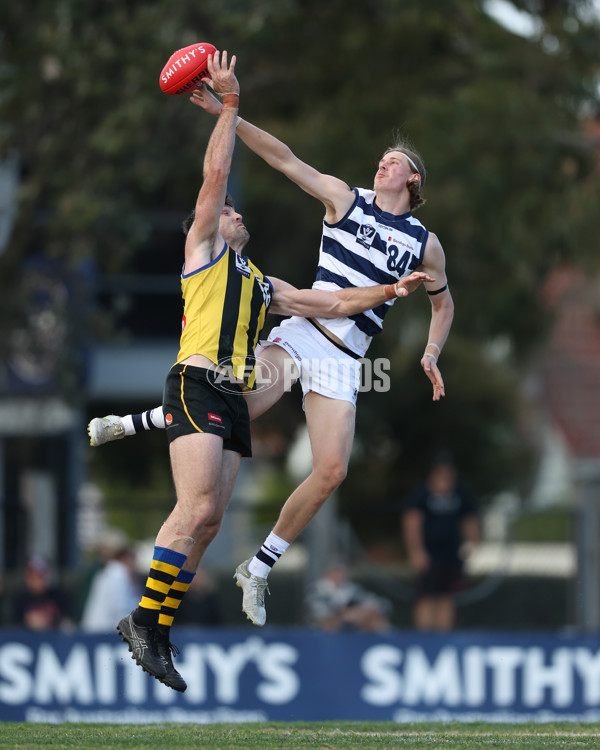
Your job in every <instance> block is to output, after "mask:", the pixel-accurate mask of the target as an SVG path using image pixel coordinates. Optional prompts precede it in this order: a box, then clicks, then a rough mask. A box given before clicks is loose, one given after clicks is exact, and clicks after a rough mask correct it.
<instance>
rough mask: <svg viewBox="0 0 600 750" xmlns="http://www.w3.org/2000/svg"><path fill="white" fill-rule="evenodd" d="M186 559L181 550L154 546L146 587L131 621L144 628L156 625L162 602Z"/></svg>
mask: <svg viewBox="0 0 600 750" xmlns="http://www.w3.org/2000/svg"><path fill="white" fill-rule="evenodd" d="M186 560H187V555H184V554H182V553H181V552H175V551H174V550H172V549H168V548H167V547H155V548H154V553H153V555H152V562H151V564H150V572H149V574H148V578H147V580H146V587H145V588H144V592H143V594H142V598H141V600H140V603H139V604H138V607H137V609H136V610H135V611H134V613H133V621H134V622H135V623H136V624H137V625H141V626H142V627H146V628H150V627H156V626H157V625H158V619H159V615H160V611H161V607H162V605H163V602H164V601H165V599H166V598H167V596H168V594H169V592H170V590H171V587H172V586H173V583H174V582H175V580H176V579H177V577H178V576H179V574H180V572H181V568H182V567H183V565H184V563H185V561H186ZM171 619H172V618H171Z"/></svg>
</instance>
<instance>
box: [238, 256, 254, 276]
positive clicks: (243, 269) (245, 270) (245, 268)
mask: <svg viewBox="0 0 600 750" xmlns="http://www.w3.org/2000/svg"><path fill="white" fill-rule="evenodd" d="M235 270H236V271H237V272H238V273H241V274H242V275H243V276H245V277H246V278H247V279H249V278H250V274H251V273H252V270H251V268H250V266H249V265H248V263H247V262H246V259H245V258H241V257H240V256H239V255H238V254H237V253H236V256H235Z"/></svg>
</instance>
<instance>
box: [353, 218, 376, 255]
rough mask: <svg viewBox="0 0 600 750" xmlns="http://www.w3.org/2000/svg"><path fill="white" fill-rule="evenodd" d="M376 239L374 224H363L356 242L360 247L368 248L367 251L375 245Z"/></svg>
mask: <svg viewBox="0 0 600 750" xmlns="http://www.w3.org/2000/svg"><path fill="white" fill-rule="evenodd" d="M374 239H375V227H374V226H373V225H372V224H361V226H360V228H359V230H358V234H357V235H356V241H357V242H358V244H359V245H362V246H363V247H366V248H367V250H368V249H369V248H370V247H371V245H372V244H373V240H374Z"/></svg>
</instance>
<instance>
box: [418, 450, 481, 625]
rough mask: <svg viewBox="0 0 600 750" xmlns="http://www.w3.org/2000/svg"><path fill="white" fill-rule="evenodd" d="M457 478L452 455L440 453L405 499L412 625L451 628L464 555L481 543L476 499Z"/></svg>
mask: <svg viewBox="0 0 600 750" xmlns="http://www.w3.org/2000/svg"><path fill="white" fill-rule="evenodd" d="M457 480H458V474H457V469H456V466H455V464H454V461H453V459H452V456H451V455H450V454H448V453H442V454H440V455H439V456H438V457H437V458H436V460H435V462H434V464H433V466H432V467H431V470H430V473H429V476H428V477H427V480H426V481H425V483H424V484H423V485H422V486H420V487H418V488H416V489H415V490H414V491H413V492H412V494H411V495H410V496H409V497H408V498H407V502H406V508H405V511H404V515H403V532H404V542H405V545H406V550H407V553H408V561H409V563H410V566H411V568H412V570H413V572H414V573H415V576H416V592H415V597H416V601H415V604H414V609H413V623H414V626H415V628H417V629H419V630H440V631H446V630H450V629H451V628H452V627H453V626H454V620H455V604H454V597H453V594H455V593H456V592H457V591H459V590H461V588H463V587H464V580H463V563H464V560H465V557H466V555H467V554H468V552H470V549H471V548H472V546H474V545H476V544H478V543H479V542H480V541H481V529H480V525H479V519H478V517H477V513H476V510H475V506H474V503H473V501H472V499H471V496H470V494H469V493H468V492H467V491H466V490H465V488H464V487H461V486H460V484H459V483H458V481H457Z"/></svg>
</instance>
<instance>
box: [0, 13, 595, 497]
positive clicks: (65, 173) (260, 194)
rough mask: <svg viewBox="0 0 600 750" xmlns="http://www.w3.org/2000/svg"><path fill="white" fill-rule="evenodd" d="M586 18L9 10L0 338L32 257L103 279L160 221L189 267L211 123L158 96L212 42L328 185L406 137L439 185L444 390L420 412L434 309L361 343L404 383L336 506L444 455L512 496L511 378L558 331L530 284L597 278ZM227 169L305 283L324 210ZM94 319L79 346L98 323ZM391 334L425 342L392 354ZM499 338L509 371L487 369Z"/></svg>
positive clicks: (255, 106)
mask: <svg viewBox="0 0 600 750" xmlns="http://www.w3.org/2000/svg"><path fill="white" fill-rule="evenodd" d="M521 5H523V6H527V7H529V5H530V4H529V3H525V2H523V3H521ZM586 6H587V3H586V2H585V0H581V1H580V2H575V1H572V2H569V3H562V4H561V3H550V2H547V3H540V4H539V7H540V9H541V10H540V12H541V13H542V14H543V19H544V23H545V32H544V34H543V35H541V36H540V38H535V39H524V38H521V37H518V36H515V35H513V34H511V33H509V32H508V31H506V30H505V29H503V28H502V27H500V26H499V25H498V24H497V23H496V22H494V21H493V20H492V19H491V18H489V17H488V16H487V15H486V14H485V13H484V12H483V3H482V2H467V1H466V0H444V1H443V2H436V3H433V4H432V3H404V2H400V1H399V0H360V2H359V0H332V1H331V2H327V3H323V2H321V1H320V0H259V1H257V2H253V3H251V4H249V3H247V2H242V0H227V1H226V2H224V1H223V0H206V2H203V3H172V2H169V1H168V0H156V2H153V3H147V2H142V1H141V0H129V1H128V2H117V1H116V0H103V1H102V2H100V1H99V0H95V1H94V0H88V2H80V0H38V1H37V2H36V3H34V4H33V5H31V4H30V5H29V6H26V5H24V4H19V3H13V4H11V5H9V6H7V7H6V8H5V9H4V14H3V22H2V36H1V37H0V80H1V83H2V95H1V97H0V123H1V125H0V155H2V156H6V155H7V154H9V153H10V152H14V151H15V150H16V152H17V153H18V156H19V160H20V177H21V182H20V186H19V191H18V201H19V212H18V217H17V222H16V225H15V227H14V230H13V233H12V236H11V240H10V244H9V247H8V249H7V251H6V252H5V254H4V256H3V257H2V259H1V263H2V267H1V273H0V320H1V321H2V324H3V326H4V327H6V328H10V327H11V326H12V325H13V322H14V320H15V319H19V318H20V317H22V316H21V314H20V312H19V311H20V309H21V308H19V299H20V298H22V296H23V295H22V286H21V281H20V275H21V270H22V267H23V263H24V262H25V260H26V259H27V258H28V257H30V256H31V255H32V254H34V253H42V254H43V255H44V256H47V257H51V258H55V259H57V260H59V261H60V262H61V263H63V264H64V266H65V268H67V269H69V271H73V269H77V268H79V267H81V264H82V262H83V261H91V262H92V263H93V265H94V266H95V268H97V269H98V271H99V272H100V273H101V274H115V273H127V272H131V271H132V270H133V269H135V268H137V267H140V266H142V267H143V265H144V262H145V260H146V258H147V257H148V255H149V254H151V253H152V252H156V246H157V238H156V226H157V224H158V223H160V221H163V222H166V223H167V224H169V226H172V227H173V242H172V245H173V247H172V249H171V248H169V250H168V252H170V253H171V252H172V256H173V257H172V259H171V258H169V259H168V261H167V263H168V264H169V267H171V268H172V271H173V273H174V274H177V273H178V270H179V267H180V262H181V245H180V244H178V243H179V239H178V237H179V235H178V234H177V232H178V222H179V218H180V217H181V218H182V217H183V216H184V215H185V214H186V213H187V212H188V211H189V208H190V206H191V205H192V204H193V201H194V199H195V196H196V194H197V190H198V188H199V185H200V179H201V163H202V157H203V151H204V146H205V144H206V142H207V139H208V135H209V132H210V127H211V125H212V122H211V121H210V119H209V118H207V117H206V116H205V115H204V114H203V113H202V112H200V111H199V110H197V109H195V108H193V107H192V106H191V105H190V104H189V103H188V101H187V98H186V97H182V98H181V99H176V98H170V97H166V96H165V95H164V94H162V93H161V92H160V89H159V87H158V76H159V73H160V70H161V69H162V66H163V64H164V62H165V61H166V60H167V58H168V57H169V55H170V54H171V53H172V52H173V51H174V50H175V49H178V48H180V47H183V46H185V45H187V44H190V43H192V42H195V41H204V40H206V41H212V42H214V43H215V44H216V45H217V47H219V48H226V49H228V50H229V51H230V52H235V53H237V55H238V69H237V72H238V75H239V78H240V81H241V85H242V100H241V101H242V105H241V113H242V115H243V116H245V117H248V119H250V120H252V121H254V122H256V123H257V124H259V125H261V126H263V127H265V128H266V129H268V130H270V131H272V132H274V133H275V134H276V135H277V136H279V137H281V138H282V139H283V140H285V141H286V142H287V143H289V144H290V145H291V146H292V148H293V149H294V151H295V152H296V153H297V154H298V155H299V156H300V157H301V158H303V159H305V160H306V161H307V162H309V163H311V164H313V165H314V166H315V167H317V168H318V169H320V170H321V171H323V172H329V173H333V174H335V175H337V176H339V177H341V178H342V179H344V180H346V181H347V182H348V183H349V184H351V185H364V186H368V185H370V184H371V183H372V179H373V175H374V172H375V165H376V163H377V159H378V158H379V156H380V154H381V153H382V151H383V150H384V149H385V148H386V147H387V145H388V144H389V143H390V142H391V141H392V140H393V137H394V132H395V131H396V130H399V131H401V132H402V133H404V134H405V135H407V136H408V137H409V138H410V139H411V140H412V141H413V142H414V143H415V146H416V147H417V149H418V150H419V151H420V152H421V153H422V154H423V156H424V158H425V163H426V165H427V168H428V173H429V178H428V184H427V186H426V194H427V197H428V202H427V204H426V206H425V207H424V208H423V209H422V210H421V211H420V212H419V214H418V216H419V218H421V219H422V220H423V222H424V223H425V224H426V225H427V226H428V227H429V228H430V229H431V230H432V231H434V232H435V233H436V234H438V236H439V237H440V239H441V242H442V244H443V246H444V248H445V251H446V254H447V262H448V277H449V279H450V285H451V289H452V292H453V295H454V297H455V301H456V305H457V313H456V319H455V323H454V328H453V332H452V334H451V338H450V341H449V344H448V346H447V349H446V351H445V352H444V355H443V357H442V359H441V360H440V365H441V367H442V370H443V373H444V376H445V378H446V381H447V386H448V396H447V398H446V400H445V402H444V403H442V404H431V402H430V401H429V399H430V391H429V387H428V384H427V382H426V381H425V380H424V376H423V375H422V373H421V372H420V369H419V366H418V360H419V356H420V353H421V350H422V346H423V343H424V341H425V336H426V330H427V329H426V326H427V321H428V318H429V308H428V306H427V304H424V302H425V300H423V302H420V301H417V300H416V299H413V298H410V299H409V300H406V301H403V302H402V303H401V306H402V311H401V312H399V311H398V310H397V309H396V310H394V311H393V312H392V313H391V314H390V316H389V318H388V322H387V330H386V332H385V333H384V334H383V335H382V336H381V341H379V342H377V343H376V344H375V345H374V347H373V354H374V356H377V355H381V356H389V357H390V359H391V361H392V367H393V369H392V383H393V387H392V390H391V391H390V392H389V393H386V394H381V393H377V394H372V395H371V394H363V395H362V396H361V400H360V402H359V422H358V424H359V433H360V435H361V440H362V444H363V445H368V447H366V448H364V450H363V453H362V456H357V459H356V460H357V462H358V463H359V465H362V466H363V467H364V469H365V471H364V472H359V473H358V474H355V478H356V480H357V481H356V482H353V484H352V487H351V488H348V486H347V485H346V486H345V487H344V490H343V492H348V493H350V495H356V494H358V493H362V494H364V495H368V494H370V493H375V492H382V493H392V492H397V491H398V477H397V471H396V466H397V465H398V464H399V463H400V464H401V465H402V466H403V467H404V470H403V471H404V472H405V473H404V474H403V476H402V478H401V480H400V486H404V484H408V481H409V479H411V478H412V476H411V475H412V474H416V473H417V470H421V468H422V466H423V465H424V463H425V462H426V460H427V459H428V454H430V453H431V450H432V449H433V448H434V447H435V446H436V445H437V444H441V443H444V444H450V447H452V448H453V449H454V450H455V451H456V453H457V454H458V455H459V457H460V458H461V459H464V462H465V463H466V464H467V465H468V467H469V472H470V473H472V479H473V482H474V484H475V486H476V488H477V489H478V490H479V491H480V492H481V493H483V494H487V493H491V492H493V491H496V490H498V489H500V488H501V487H502V486H507V485H510V486H514V484H515V483H519V482H520V481H522V478H523V475H524V473H525V471H526V466H527V449H526V448H525V449H524V448H523V445H522V439H521V437H520V435H519V430H518V421H519V412H520V408H521V399H520V396H519V392H518V388H517V387H516V383H517V382H518V379H519V372H520V367H521V365H522V364H525V365H526V364H527V361H526V357H527V356H528V354H529V353H530V352H531V351H533V350H535V348H536V346H537V344H538V342H541V341H542V340H543V335H544V332H545V328H546V326H547V322H548V321H547V314H546V312H545V311H544V310H543V308H542V307H541V301H540V297H539V294H538V292H539V289H540V286H541V284H542V283H543V281H544V278H545V277H546V275H547V274H548V272H549V271H550V270H551V269H552V268H554V267H556V266H557V265H559V264H561V263H577V264H583V265H584V266H585V267H586V268H588V269H595V268H597V262H598V261H597V253H596V252H595V247H594V246H593V243H591V242H590V241H589V238H590V237H595V236H597V235H598V234H599V233H600V213H599V212H598V211H597V206H598V205H599V203H600V201H599V199H600V195H599V187H598V181H597V171H595V169H596V167H595V165H596V164H597V162H596V160H595V154H594V151H593V148H592V145H593V142H591V141H590V140H589V139H587V140H586V138H585V137H584V136H583V134H582V133H583V130H582V129H583V119H584V117H594V116H597V114H598V89H597V75H598V64H597V38H598V27H597V24H596V25H595V24H593V23H591V22H586V21H584V20H581V18H580V17H579V16H580V15H581V13H579V11H582V10H585V7H586ZM578 13H579V15H578ZM235 166H236V174H235V176H234V177H235V180H232V182H235V185H234V187H236V190H235V191H234V192H236V198H237V199H238V201H239V203H240V205H241V207H242V208H243V209H244V211H245V212H247V214H248V216H247V218H246V223H247V225H248V226H249V228H250V230H251V232H252V235H253V240H252V243H251V246H250V252H251V253H252V256H253V258H254V259H255V260H256V261H257V262H258V263H259V264H260V265H261V267H262V268H264V269H265V271H266V272H267V273H271V274H273V275H277V276H281V277H283V278H286V279H288V280H289V281H291V282H293V283H295V284H297V285H301V286H306V285H309V284H310V283H311V282H312V279H313V274H314V266H315V263H316V258H317V249H318V242H319V233H320V220H321V217H322V213H323V210H322V207H321V206H320V205H319V204H318V203H316V202H315V201H314V200H312V199H311V198H310V197H308V196H306V195H304V194H302V193H301V192H300V191H299V190H298V188H296V187H295V186H294V185H291V184H290V183H288V182H287V181H286V180H285V178H283V177H282V176H281V175H279V174H275V173H273V172H272V170H270V169H269V168H268V167H267V166H266V165H264V164H262V163H261V162H260V160H258V159H257V158H256V157H255V156H254V155H253V154H251V153H249V152H248V151H247V150H245V149H244V148H243V147H242V146H239V147H238V152H237V155H236V162H235ZM161 217H162V219H161ZM405 306H407V309H406V310H405V309H404V307H405ZM72 317H73V315H71V318H72ZM86 325H87V326H88V327H89V330H88V335H89V331H91V330H92V326H93V325H94V322H93V318H92V319H90V321H88V322H87V323H86ZM396 326H397V327H398V328H399V329H400V330H401V331H406V330H409V329H410V326H412V329H413V330H415V331H417V332H418V334H419V335H418V337H416V338H415V339H414V340H410V341H409V340H408V339H407V338H406V336H403V337H401V338H399V337H398V335H397V333H396V331H395V328H396ZM105 333H106V332H105ZM109 333H110V332H109ZM120 334H121V332H120V331H118V330H113V331H112V335H113V336H118V335H120ZM499 338H503V339H505V340H506V341H507V342H508V347H507V351H508V355H507V357H506V358H505V359H504V360H502V361H491V360H489V358H487V359H486V357H485V356H483V353H484V352H485V351H486V350H487V349H488V348H489V346H490V344H491V343H493V342H495V341H497V340H498V339H499ZM7 340H8V339H7V338H6V337H4V340H3V344H2V345H3V346H4V345H6V341H7ZM67 364H68V363H67ZM67 369H68V367H67ZM373 399H375V400H373ZM363 415H364V416H363ZM367 478H368V481H367Z"/></svg>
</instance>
